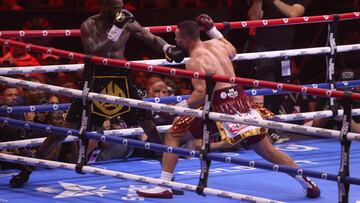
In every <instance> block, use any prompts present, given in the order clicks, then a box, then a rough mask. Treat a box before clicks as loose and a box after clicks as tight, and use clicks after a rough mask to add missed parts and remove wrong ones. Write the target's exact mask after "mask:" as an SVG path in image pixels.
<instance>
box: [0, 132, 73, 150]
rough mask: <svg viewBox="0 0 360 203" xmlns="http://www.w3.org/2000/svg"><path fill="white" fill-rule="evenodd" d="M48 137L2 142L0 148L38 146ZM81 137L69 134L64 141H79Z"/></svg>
mask: <svg viewBox="0 0 360 203" xmlns="http://www.w3.org/2000/svg"><path fill="white" fill-rule="evenodd" d="M45 139H46V138H45V137H43V138H34V139H26V140H16V141H8V142H0V150H3V149H13V148H21V147H25V148H27V147H36V146H39V145H41V144H42V143H43V142H44V140H45ZM78 140H79V138H78V137H76V136H71V135H70V136H67V137H66V139H65V140H64V141H63V142H75V141H78Z"/></svg>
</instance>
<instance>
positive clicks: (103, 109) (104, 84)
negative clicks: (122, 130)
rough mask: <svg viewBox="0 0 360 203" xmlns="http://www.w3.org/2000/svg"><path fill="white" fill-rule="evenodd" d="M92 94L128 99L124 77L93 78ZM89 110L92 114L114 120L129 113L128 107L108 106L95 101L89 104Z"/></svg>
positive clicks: (126, 83) (127, 89)
mask: <svg viewBox="0 0 360 203" xmlns="http://www.w3.org/2000/svg"><path fill="white" fill-rule="evenodd" d="M93 86H94V92H99V93H100V94H107V95H111V96H116V97H123V98H127V97H129V88H128V82H127V78H126V77H125V76H115V77H114V76H96V77H95V78H94V85H93ZM91 109H92V112H93V113H94V114H97V115H99V116H102V117H106V118H114V117H116V116H119V115H121V114H124V113H126V112H129V111H130V107H129V106H122V105H117V104H109V103H104V102H99V101H95V102H92V103H91Z"/></svg>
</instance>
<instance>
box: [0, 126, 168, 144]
mask: <svg viewBox="0 0 360 203" xmlns="http://www.w3.org/2000/svg"><path fill="white" fill-rule="evenodd" d="M170 127H171V125H162V126H156V129H157V131H158V132H159V133H165V132H166V131H167V130H168V129H169V128H170ZM144 133H145V132H144V130H143V129H142V128H127V129H118V130H105V131H104V135H105V136H117V137H121V136H124V137H125V136H135V135H142V134H144ZM44 140H45V138H34V139H26V140H16V141H8V142H0V150H3V149H12V148H19V147H35V146H39V145H41V143H42V142H43V141H44ZM77 140H79V138H78V137H75V136H71V135H70V136H67V137H66V139H65V140H64V142H73V141H77Z"/></svg>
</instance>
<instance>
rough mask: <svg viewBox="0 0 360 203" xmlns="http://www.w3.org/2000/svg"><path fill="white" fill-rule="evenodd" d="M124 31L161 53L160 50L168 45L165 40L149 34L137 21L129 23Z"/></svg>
mask: <svg viewBox="0 0 360 203" xmlns="http://www.w3.org/2000/svg"><path fill="white" fill-rule="evenodd" d="M125 30H126V31H128V32H130V33H131V34H132V35H134V36H135V37H136V38H138V39H139V40H141V41H142V42H144V43H145V44H148V45H150V46H152V47H154V48H155V49H156V50H158V51H160V52H162V51H163V50H162V48H163V47H164V46H165V45H166V44H168V43H167V42H166V41H165V40H163V39H162V38H161V37H158V36H156V35H154V34H152V33H151V32H149V31H147V30H145V28H143V27H142V26H141V25H140V24H139V23H138V22H137V21H134V22H132V23H129V24H128V25H127V26H126V27H125Z"/></svg>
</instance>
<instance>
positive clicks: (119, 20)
mask: <svg viewBox="0 0 360 203" xmlns="http://www.w3.org/2000/svg"><path fill="white" fill-rule="evenodd" d="M134 20H135V18H134V15H133V14H132V13H130V12H129V11H127V10H124V9H122V10H120V11H118V12H117V13H116V14H115V18H114V21H113V26H112V28H111V29H110V31H109V33H108V38H109V39H110V40H112V41H114V42H115V41H117V40H118V39H119V37H120V35H121V33H122V30H123V27H124V26H125V25H126V24H127V23H131V22H134Z"/></svg>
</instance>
